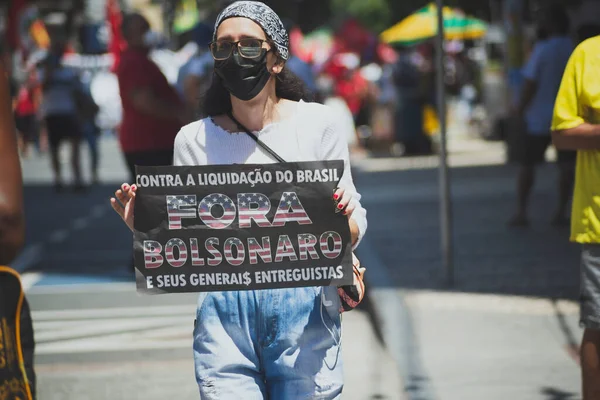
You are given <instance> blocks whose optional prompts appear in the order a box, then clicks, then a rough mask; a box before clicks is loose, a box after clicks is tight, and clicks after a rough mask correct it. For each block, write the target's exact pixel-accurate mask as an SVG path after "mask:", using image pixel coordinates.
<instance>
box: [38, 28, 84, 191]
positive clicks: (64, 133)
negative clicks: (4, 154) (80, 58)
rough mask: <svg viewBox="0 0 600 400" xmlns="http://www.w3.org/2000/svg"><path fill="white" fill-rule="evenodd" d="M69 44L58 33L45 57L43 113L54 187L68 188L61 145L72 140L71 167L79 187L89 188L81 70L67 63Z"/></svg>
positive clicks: (61, 189)
mask: <svg viewBox="0 0 600 400" xmlns="http://www.w3.org/2000/svg"><path fill="white" fill-rule="evenodd" d="M66 45H67V39H66V34H65V33H58V32H57V33H55V35H54V36H53V38H52V44H51V48H50V50H49V52H48V55H47V57H46V58H45V59H44V60H42V62H41V68H40V70H39V80H40V82H41V86H42V102H41V106H40V108H41V114H42V117H43V121H44V124H45V127H46V130H47V132H48V144H49V146H50V158H51V161H52V172H53V173H54V188H55V190H56V191H57V192H61V191H63V190H64V185H63V179H62V171H61V162H60V146H61V144H62V143H63V142H64V141H68V142H69V144H70V146H71V168H72V170H73V178H74V185H73V189H74V190H75V191H82V190H85V185H84V183H83V178H82V175H81V158H80V144H81V138H82V131H81V126H80V124H79V115H78V114H79V106H80V104H81V97H80V93H81V81H80V80H79V76H78V73H77V71H75V70H74V69H73V68H70V67H67V66H65V65H64V64H63V56H64V53H65V49H66Z"/></svg>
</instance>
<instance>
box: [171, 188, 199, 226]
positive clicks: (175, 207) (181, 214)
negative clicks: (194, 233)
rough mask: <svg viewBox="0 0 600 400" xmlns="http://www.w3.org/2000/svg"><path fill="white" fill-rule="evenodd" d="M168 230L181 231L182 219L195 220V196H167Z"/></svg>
mask: <svg viewBox="0 0 600 400" xmlns="http://www.w3.org/2000/svg"><path fill="white" fill-rule="evenodd" d="M167 214H168V215H169V229H171V230H172V229H181V219H182V218H196V195H195V194H189V195H177V196H167Z"/></svg>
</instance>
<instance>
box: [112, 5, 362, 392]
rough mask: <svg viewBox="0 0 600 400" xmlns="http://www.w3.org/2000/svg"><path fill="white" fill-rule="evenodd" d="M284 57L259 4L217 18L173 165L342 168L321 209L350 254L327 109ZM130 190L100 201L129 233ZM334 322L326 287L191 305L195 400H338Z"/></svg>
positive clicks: (338, 147)
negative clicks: (337, 219)
mask: <svg viewBox="0 0 600 400" xmlns="http://www.w3.org/2000/svg"><path fill="white" fill-rule="evenodd" d="M288 48H289V39H288V34H287V32H286V31H285V28H284V26H283V24H282V22H281V20H280V19H279V17H278V16H277V15H276V14H275V13H274V12H273V10H271V8H269V7H268V6H266V5H265V4H263V3H261V2H256V1H237V2H235V3H233V4H231V5H229V6H228V7H227V8H225V10H223V12H221V14H220V15H219V17H218V18H217V22H216V24H215V32H214V40H213V42H212V43H211V46H210V49H211V53H212V56H213V58H214V60H215V64H214V67H215V76H214V79H213V81H212V85H211V87H210V88H209V90H208V93H207V95H206V98H205V101H204V102H203V105H202V107H203V110H202V111H203V114H204V115H208V118H205V119H202V120H200V121H196V122H194V123H192V124H190V125H187V126H185V127H183V128H182V129H181V131H180V132H179V134H178V135H177V138H176V139H175V153H174V163H175V165H210V164H267V163H273V162H277V161H281V160H286V161H290V162H294V161H316V160H336V159H343V160H344V161H345V163H344V164H345V168H344V173H343V176H342V178H341V181H340V183H339V187H340V188H339V189H338V190H337V191H336V192H335V193H334V194H333V199H332V202H333V203H334V204H335V207H336V208H337V209H338V210H339V211H340V212H343V213H344V214H345V215H347V217H348V221H349V226H350V231H351V235H352V242H353V246H354V247H356V246H357V245H358V243H359V242H360V239H361V238H362V236H363V235H364V233H365V230H366V228H367V221H366V211H365V210H364V209H363V207H362V206H361V204H360V202H359V199H360V195H359V194H358V193H357V192H356V189H355V187H354V184H353V182H352V176H351V172H350V164H349V156H348V148H347V144H346V141H345V139H344V138H345V137H346V136H347V135H348V133H347V132H344V128H342V125H340V124H339V122H338V121H339V119H338V118H336V117H335V116H334V113H333V112H332V111H331V110H330V109H329V108H327V107H326V106H323V105H320V104H316V103H310V102H307V100H308V95H307V92H306V91H305V90H304V88H303V85H302V83H301V81H300V80H299V79H298V78H297V77H295V76H294V75H293V74H292V73H291V72H289V71H288V69H287V68H286V67H285V61H286V60H287V59H288V56H289V50H288ZM246 133H247V134H246ZM252 133H254V134H255V135H256V136H257V137H256V138H254V139H253V138H252ZM136 189H137V188H136V186H135V185H129V184H124V185H123V186H122V187H121V189H119V190H117V192H116V193H115V198H112V199H111V203H112V206H113V208H114V209H115V210H116V211H117V213H119V215H120V216H121V217H122V218H123V219H124V221H125V222H126V223H127V225H128V226H129V227H130V229H132V230H133V208H134V201H135V194H136ZM328 206H329V205H328V204H325V205H324V207H328ZM339 310H340V298H339V296H338V291H337V288H336V287H334V286H328V287H302V288H292V289H269V290H257V291H253V290H250V291H227V292H210V293H201V294H200V298H199V301H198V312H197V321H196V326H195V329H194V359H195V368H196V379H197V381H198V385H199V389H200V394H201V398H203V399H263V398H272V399H300V398H303V399H313V398H319V399H338V398H339V397H340V396H341V392H342V387H343V372H342V362H341V358H340V357H341V351H340V345H341V343H340V340H341V318H340V311H339Z"/></svg>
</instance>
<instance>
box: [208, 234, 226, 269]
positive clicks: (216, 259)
mask: <svg viewBox="0 0 600 400" xmlns="http://www.w3.org/2000/svg"><path fill="white" fill-rule="evenodd" d="M218 244H219V239H217V238H215V237H212V238H208V239H206V242H204V247H206V250H207V251H208V253H209V254H210V255H211V256H212V257H213V258H209V259H208V265H209V266H211V267H216V266H218V265H221V263H222V262H223V255H222V254H221V252H220V251H219V250H218V249H217V248H216V247H215V246H216V245H218Z"/></svg>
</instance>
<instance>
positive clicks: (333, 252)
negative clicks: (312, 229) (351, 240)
mask: <svg viewBox="0 0 600 400" xmlns="http://www.w3.org/2000/svg"><path fill="white" fill-rule="evenodd" d="M330 239H331V240H333V248H330V247H329V240H330ZM319 242H320V245H321V253H323V255H324V256H325V257H327V258H329V259H333V258H337V257H338V256H339V255H340V253H341V252H342V237H341V236H340V234H339V233H337V232H333V231H329V232H325V233H323V234H322V235H321V238H320V240H319Z"/></svg>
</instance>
